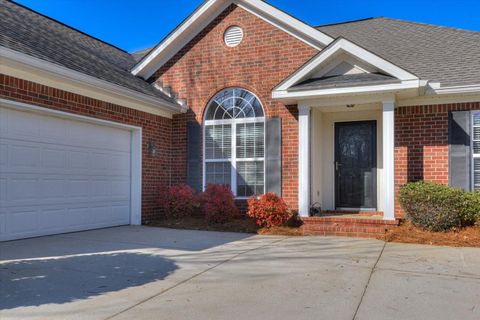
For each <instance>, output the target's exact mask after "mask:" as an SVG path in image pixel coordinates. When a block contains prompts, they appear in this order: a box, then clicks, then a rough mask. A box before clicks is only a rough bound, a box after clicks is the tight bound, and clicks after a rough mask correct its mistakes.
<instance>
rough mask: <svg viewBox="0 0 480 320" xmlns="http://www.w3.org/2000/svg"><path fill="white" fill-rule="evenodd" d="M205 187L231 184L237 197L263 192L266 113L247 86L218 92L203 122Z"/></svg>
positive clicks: (209, 105) (210, 103)
mask: <svg viewBox="0 0 480 320" xmlns="http://www.w3.org/2000/svg"><path fill="white" fill-rule="evenodd" d="M203 136H204V155H205V156H204V166H203V167H204V179H203V181H204V188H205V187H206V186H207V185H208V184H209V183H216V184H225V185H228V186H230V187H231V190H232V192H233V194H234V195H235V196H236V197H238V198H245V197H249V196H252V195H259V194H262V193H264V189H265V117H264V113H263V108H262V105H261V104H260V101H259V100H258V98H257V97H256V96H255V95H254V94H252V93H251V92H248V91H246V90H244V89H238V88H230V89H226V90H223V91H221V92H220V93H218V94H217V95H216V96H215V97H214V98H213V99H212V100H211V101H210V102H209V104H208V106H207V110H206V112H205V123H204V135H203Z"/></svg>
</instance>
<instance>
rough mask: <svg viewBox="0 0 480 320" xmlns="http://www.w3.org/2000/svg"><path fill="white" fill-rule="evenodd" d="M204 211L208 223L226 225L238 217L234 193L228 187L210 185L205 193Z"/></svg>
mask: <svg viewBox="0 0 480 320" xmlns="http://www.w3.org/2000/svg"><path fill="white" fill-rule="evenodd" d="M203 209H204V212H205V219H206V220H207V221H208V223H212V224H216V223H225V222H228V221H231V220H233V218H234V217H235V216H236V215H238V208H237V206H236V205H235V201H234V199H233V194H232V191H231V190H230V188H229V187H228V186H224V185H218V184H209V185H208V186H207V189H206V190H205V192H204V193H203Z"/></svg>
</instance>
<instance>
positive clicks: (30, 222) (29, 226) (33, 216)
mask: <svg viewBox="0 0 480 320" xmlns="http://www.w3.org/2000/svg"><path fill="white" fill-rule="evenodd" d="M38 211H39V210H38V209H37V210H35V209H33V208H32V209H20V210H14V211H11V212H10V213H7V215H6V217H7V220H6V225H5V227H6V231H7V234H11V235H16V234H32V233H35V231H36V230H37V229H38V223H37V217H38Z"/></svg>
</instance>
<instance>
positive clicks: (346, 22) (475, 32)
mask: <svg viewBox="0 0 480 320" xmlns="http://www.w3.org/2000/svg"><path fill="white" fill-rule="evenodd" d="M381 19H383V20H390V21H396V22H403V23H408V24H416V25H421V26H427V27H434V28H440V29H449V30H456V31H461V32H468V33H474V34H478V33H480V31H477V30H468V29H463V28H458V27H448V26H442V25H438V24H433V23H427V22H418V21H411V20H406V19H399V18H390V17H384V16H379V17H370V18H363V19H357V20H349V21H343V22H336V23H327V24H321V25H318V26H315V27H314V28H317V29H318V28H323V27H329V26H336V25H342V24H349V23H357V22H363V21H368V20H381Z"/></svg>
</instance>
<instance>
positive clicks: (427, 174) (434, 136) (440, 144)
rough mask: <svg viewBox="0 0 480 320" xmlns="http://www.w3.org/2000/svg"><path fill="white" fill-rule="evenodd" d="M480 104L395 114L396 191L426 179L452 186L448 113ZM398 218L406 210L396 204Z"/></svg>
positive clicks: (418, 108)
mask: <svg viewBox="0 0 480 320" xmlns="http://www.w3.org/2000/svg"><path fill="white" fill-rule="evenodd" d="M472 109H480V102H473V103H458V104H443V105H429V106H411V107H401V108H398V109H396V111H395V189H396V191H398V189H399V187H400V186H401V185H403V184H405V183H407V182H412V181H418V180H426V181H433V182H438V183H443V184H448V112H449V111H455V110H472ZM395 209H396V210H395V211H396V215H398V216H401V215H402V214H403V213H402V210H401V208H400V206H399V204H398V201H397V202H396V208H395Z"/></svg>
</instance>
